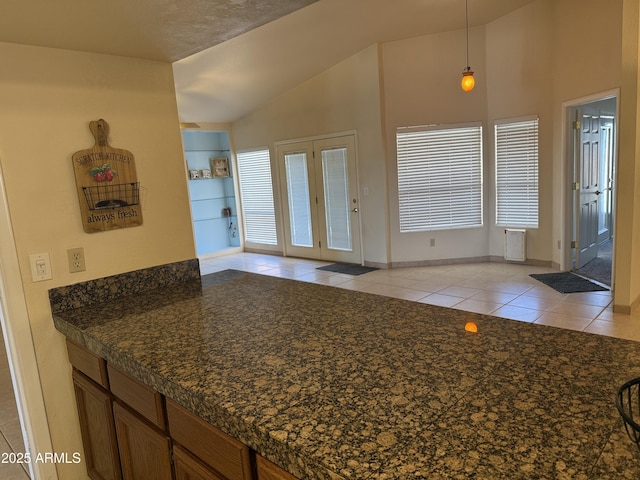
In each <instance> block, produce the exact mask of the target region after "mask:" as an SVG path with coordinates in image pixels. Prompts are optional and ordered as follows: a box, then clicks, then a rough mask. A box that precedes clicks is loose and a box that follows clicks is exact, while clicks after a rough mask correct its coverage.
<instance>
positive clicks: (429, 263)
mask: <svg viewBox="0 0 640 480" xmlns="http://www.w3.org/2000/svg"><path fill="white" fill-rule="evenodd" d="M464 263H508V264H513V265H531V266H536V267H551V265H552V262H550V261H546V260H535V259H529V260H525V261H524V262H513V261H507V260H505V259H504V257H502V256H498V255H485V256H481V257H464V258H441V259H437V260H413V261H409V262H391V267H390V268H406V267H434V266H440V265H460V264H464ZM365 264H366V262H365Z"/></svg>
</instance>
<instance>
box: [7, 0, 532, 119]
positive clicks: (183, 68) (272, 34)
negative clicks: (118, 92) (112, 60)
mask: <svg viewBox="0 0 640 480" xmlns="http://www.w3.org/2000/svg"><path fill="white" fill-rule="evenodd" d="M533 1H535V0H469V22H470V25H471V26H474V25H483V24H486V23H488V22H490V21H492V20H494V19H496V18H499V17H501V16H503V15H506V14H508V13H509V12H511V11H514V10H517V9H518V8H521V7H522V6H524V5H526V4H529V3H531V2H533ZM1 2H2V6H1V9H0V42H9V43H21V44H27V45H35V46H45V47H54V48H63V49H69V50H79V51H87V52H94V53H105V54H111V55H121V56H127V57H135V58H142V59H150V60H159V61H165V62H175V63H174V73H175V80H176V92H177V99H178V110H179V114H180V121H182V122H228V121H233V120H236V119H238V118H239V117H241V116H242V115H244V114H246V113H248V112H250V111H251V110H253V109H255V108H256V107H258V106H260V105H263V104H264V103H266V102H267V101H269V100H270V99H271V98H273V97H274V96H276V95H279V94H281V93H283V92H285V91H287V90H289V89H291V88H293V87H295V86H296V85H298V84H300V83H302V82H303V81H305V80H307V79H309V78H311V77H312V76H314V75H317V74H318V73H320V72H322V71H323V70H326V69H327V68H329V67H331V66H333V65H335V64H337V63H339V62H340V61H342V60H344V59H346V58H348V57H349V56H351V55H353V54H355V53H357V52H359V51H360V50H362V49H364V48H366V47H368V46H370V45H372V44H374V43H376V42H382V41H392V40H399V39H403V38H411V37H416V36H421V35H427V34H431V33H437V32H443V31H448V30H455V29H461V28H464V21H465V1H464V0H393V1H392V0H318V1H316V0H107V1H99V0H54V1H52V0H1Z"/></svg>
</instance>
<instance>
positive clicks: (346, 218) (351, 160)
mask: <svg viewBox="0 0 640 480" xmlns="http://www.w3.org/2000/svg"><path fill="white" fill-rule="evenodd" d="M277 149H278V161H279V163H280V165H279V166H280V174H281V185H282V188H283V192H282V197H283V199H284V202H283V207H284V208H283V210H284V218H285V229H284V230H285V246H286V253H287V255H291V256H296V257H306V258H316V259H321V260H329V261H335V262H345V263H355V264H361V263H362V253H361V248H360V216H359V213H358V195H357V194H358V187H357V174H356V152H355V139H354V136H353V135H345V136H340V137H332V138H327V139H321V140H313V141H307V142H296V143H286V144H280V145H278V147H277Z"/></svg>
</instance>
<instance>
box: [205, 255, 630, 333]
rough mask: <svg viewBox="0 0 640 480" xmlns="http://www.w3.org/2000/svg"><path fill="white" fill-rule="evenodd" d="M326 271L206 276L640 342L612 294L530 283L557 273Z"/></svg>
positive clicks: (273, 261)
mask: <svg viewBox="0 0 640 480" xmlns="http://www.w3.org/2000/svg"><path fill="white" fill-rule="evenodd" d="M323 265H328V262H320V261H313V260H304V259H296V258H290V257H279V256H273V255H260V254H252V253H239V254H232V255H228V256H222V257H217V258H211V259H206V260H201V261H200V270H201V271H202V273H203V274H207V273H213V272H216V271H219V270H224V269H227V268H233V269H237V270H245V271H249V272H254V273H262V274H265V275H274V276H278V277H284V278H289V279H294V280H300V281H304V282H313V283H321V284H325V285H331V286H335V287H339V288H348V289H351V290H359V291H363V292H369V293H377V294H380V295H387V296H391V297H398V298H404V299H406V300H412V301H416V302H423V303H429V304H433V305H440V306H444V307H451V308H456V309H460V310H465V311H470V312H476V313H485V314H491V315H496V316H499V317H503V318H508V319H512V320H519V321H522V322H531V323H539V324H544V325H550V326H555V327H561V328H567V329H571V330H580V331H584V332H590V333H595V334H599V335H608V336H611V337H617V338H625V339H629V340H638V341H640V313H639V314H635V315H623V314H614V313H613V308H612V294H611V292H609V291H606V292H593V293H570V294H562V293H558V292H556V291H555V290H553V289H552V288H550V287H548V286H546V285H544V284H542V283H540V282H538V281H537V280H534V279H532V278H531V277H529V274H531V273H546V272H553V271H555V270H553V269H551V268H547V267H534V266H529V265H519V264H512V263H472V264H456V265H442V266H431V267H404V268H394V269H388V270H384V269H381V270H376V271H373V272H370V273H365V274H363V275H359V276H351V275H344V274H339V273H332V272H327V271H323V270H317V267H319V266H323Z"/></svg>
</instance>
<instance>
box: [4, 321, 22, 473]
mask: <svg viewBox="0 0 640 480" xmlns="http://www.w3.org/2000/svg"><path fill="white" fill-rule="evenodd" d="M12 452H13V453H24V442H23V440H22V432H21V430H20V420H19V419H18V409H17V407H16V400H15V397H14V394H13V386H12V383H11V374H10V372H9V363H8V361H7V355H6V351H5V347H4V338H3V337H2V330H0V457H2V458H0V478H1V479H3V480H29V475H27V471H26V470H25V469H23V468H22V466H21V465H20V464H17V463H10V462H11V460H12V459H11V458H10V457H8V456H6V458H5V455H3V454H10V453H12ZM3 459H4V460H7V462H9V463H4V462H3V461H1V460H3ZM25 466H26V465H25Z"/></svg>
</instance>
